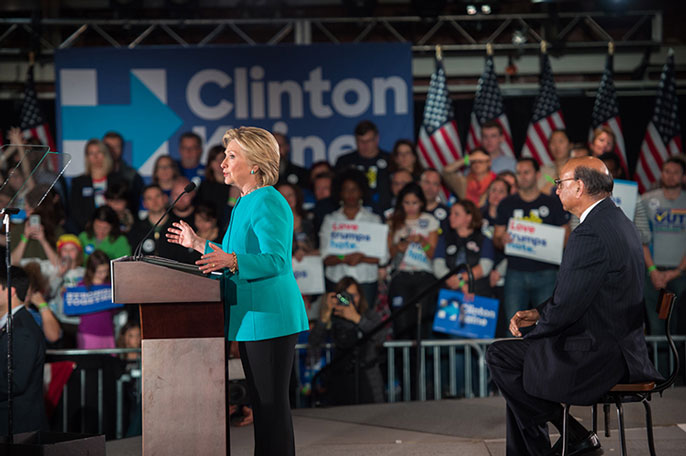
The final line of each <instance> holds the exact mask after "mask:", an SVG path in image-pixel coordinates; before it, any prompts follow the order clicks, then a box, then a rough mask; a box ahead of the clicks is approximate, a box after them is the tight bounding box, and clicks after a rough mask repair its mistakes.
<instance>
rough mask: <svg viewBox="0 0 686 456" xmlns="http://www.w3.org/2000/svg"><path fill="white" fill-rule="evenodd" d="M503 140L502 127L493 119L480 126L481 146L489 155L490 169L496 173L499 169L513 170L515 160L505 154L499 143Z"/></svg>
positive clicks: (515, 165)
mask: <svg viewBox="0 0 686 456" xmlns="http://www.w3.org/2000/svg"><path fill="white" fill-rule="evenodd" d="M504 140H505V136H504V135H503V127H501V126H500V124H499V123H498V122H496V121H494V120H489V121H488V122H484V124H483V125H482V126H481V147H483V148H484V149H485V150H486V152H488V155H489V156H490V157H491V171H493V172H494V173H496V174H498V173H499V172H501V171H512V172H513V173H514V172H515V168H516V167H517V160H515V159H514V157H510V156H509V155H505V154H504V153H503V150H502V149H501V147H500V146H501V145H502V143H503V141H504Z"/></svg>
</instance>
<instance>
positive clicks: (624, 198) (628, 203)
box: [611, 179, 638, 220]
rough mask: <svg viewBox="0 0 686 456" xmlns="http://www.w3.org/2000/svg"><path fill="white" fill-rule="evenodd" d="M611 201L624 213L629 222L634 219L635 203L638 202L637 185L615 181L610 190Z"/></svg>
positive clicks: (625, 181) (631, 182) (635, 183)
mask: <svg viewBox="0 0 686 456" xmlns="http://www.w3.org/2000/svg"><path fill="white" fill-rule="evenodd" d="M611 198H612V201H614V202H615V204H616V205H617V207H619V208H620V209H621V210H623V211H624V214H625V215H626V216H627V218H628V219H629V220H633V219H634V212H636V201H637V200H638V183H637V182H634V181H628V180H622V179H615V185H614V188H613V190H612V196H611Z"/></svg>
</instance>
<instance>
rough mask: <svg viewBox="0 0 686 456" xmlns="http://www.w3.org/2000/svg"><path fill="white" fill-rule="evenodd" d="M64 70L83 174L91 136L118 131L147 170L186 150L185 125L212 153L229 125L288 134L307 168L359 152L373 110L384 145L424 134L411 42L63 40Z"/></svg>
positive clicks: (60, 102)
mask: <svg viewBox="0 0 686 456" xmlns="http://www.w3.org/2000/svg"><path fill="white" fill-rule="evenodd" d="M55 67H56V95H57V102H56V109H57V136H58V147H59V148H61V150H60V152H66V153H69V154H71V156H72V163H71V165H70V166H69V167H68V169H67V170H66V174H67V175H69V176H76V175H79V174H81V173H83V171H84V147H85V144H86V142H87V141H88V139H90V138H93V137H97V138H101V137H102V136H103V134H104V133H106V132H108V131H110V130H114V131H117V132H119V133H121V134H122V135H123V136H124V139H125V141H126V142H125V147H124V158H125V159H126V160H128V161H129V162H130V163H132V165H133V167H134V168H136V169H138V170H139V172H140V173H141V174H142V175H144V176H149V175H150V174H151V172H152V166H153V164H154V161H155V159H156V158H157V157H158V156H159V155H162V154H170V155H172V157H174V158H178V142H179V137H180V135H181V134H183V133H184V132H187V131H194V132H196V133H197V134H199V135H200V137H201V138H203V142H204V145H205V154H206V153H207V149H208V148H209V147H211V146H213V145H216V144H220V143H221V139H222V136H223V134H224V132H225V131H226V130H227V129H229V128H233V127H239V126H242V125H251V126H257V127H262V128H265V129H267V130H270V131H275V132H279V133H284V134H286V135H288V136H289V137H290V140H291V158H292V161H293V162H294V163H296V164H298V165H301V166H309V165H310V164H311V163H312V162H314V161H318V160H329V161H330V162H332V163H333V162H335V161H336V159H337V158H338V156H340V155H341V154H343V153H345V152H347V151H349V150H351V149H354V148H355V141H354V134H353V130H354V128H355V125H356V124H357V123H358V122H359V121H361V120H364V119H368V120H371V121H373V122H374V123H376V125H377V126H378V127H379V133H380V146H381V148H382V149H385V150H390V149H391V148H392V146H393V143H394V142H395V141H396V140H397V139H399V138H412V137H413V134H414V125H413V105H412V51H411V46H410V45H409V44H404V43H369V44H313V45H308V46H296V45H278V46H207V47H202V48H199V47H196V48H184V47H167V46H164V47H144V48H136V49H116V48H81V49H64V50H59V51H57V52H56V53H55ZM205 157H206V155H204V156H203V160H204V158H205Z"/></svg>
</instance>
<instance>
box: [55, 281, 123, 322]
mask: <svg viewBox="0 0 686 456" xmlns="http://www.w3.org/2000/svg"><path fill="white" fill-rule="evenodd" d="M122 307H124V306H123V305H121V304H115V303H113V302H112V287H111V286H110V285H91V286H90V287H85V286H78V287H67V289H66V291H65V292H64V313H65V315H83V314H89V313H94V312H100V311H101V310H107V309H119V308H122Z"/></svg>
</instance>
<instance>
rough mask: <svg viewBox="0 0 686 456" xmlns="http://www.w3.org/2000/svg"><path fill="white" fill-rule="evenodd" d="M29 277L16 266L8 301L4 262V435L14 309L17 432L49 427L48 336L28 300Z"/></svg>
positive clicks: (0, 287)
mask: <svg viewBox="0 0 686 456" xmlns="http://www.w3.org/2000/svg"><path fill="white" fill-rule="evenodd" d="M28 288H29V278H28V276H27V275H26V273H25V272H24V270H23V269H21V268H18V267H16V266H12V305H11V306H8V302H7V267H6V266H5V263H4V262H2V265H0V435H7V406H8V400H7V362H6V356H7V341H8V338H7V312H8V308H9V307H11V309H12V315H13V319H12V323H13V325H12V332H13V345H12V346H13V348H14V350H13V352H14V380H13V382H12V383H13V385H14V390H13V398H14V403H13V410H14V415H13V431H14V432H15V433H20V432H28V431H37V430H45V429H47V418H46V416H45V406H44V405H43V364H44V363H45V337H43V333H42V332H41V329H40V328H39V327H38V325H37V324H36V321H35V320H34V319H33V317H32V316H31V314H30V313H29V311H28V310H27V309H26V308H25V307H24V299H26V292H27V290H28Z"/></svg>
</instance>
